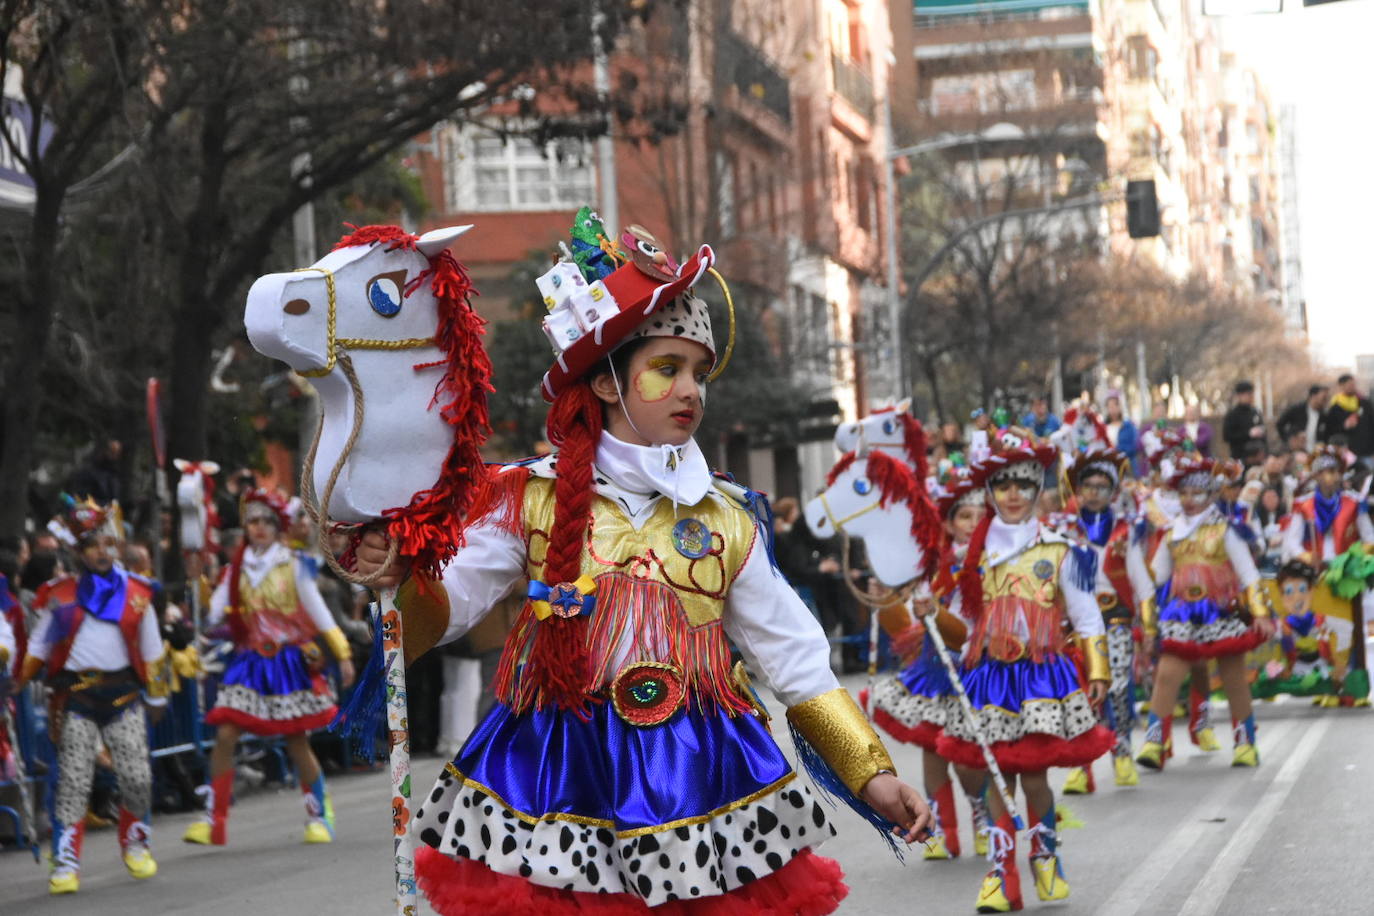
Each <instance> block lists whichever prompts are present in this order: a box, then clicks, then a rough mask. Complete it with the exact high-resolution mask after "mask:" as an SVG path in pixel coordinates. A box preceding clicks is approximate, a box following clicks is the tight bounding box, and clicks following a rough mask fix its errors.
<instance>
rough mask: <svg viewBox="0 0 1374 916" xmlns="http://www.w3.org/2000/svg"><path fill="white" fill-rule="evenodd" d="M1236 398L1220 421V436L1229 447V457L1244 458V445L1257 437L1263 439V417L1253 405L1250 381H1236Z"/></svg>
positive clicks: (1253, 399)
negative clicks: (1224, 417)
mask: <svg viewBox="0 0 1374 916" xmlns="http://www.w3.org/2000/svg"><path fill="white" fill-rule="evenodd" d="M1235 393H1236V400H1235V403H1234V404H1232V405H1231V409H1230V410H1228V411H1226V419H1224V420H1222V422H1221V438H1223V439H1225V440H1226V445H1227V446H1228V447H1229V448H1230V449H1231V457H1232V458H1235V459H1237V460H1242V459H1244V458H1245V447H1246V446H1247V445H1249V444H1250V443H1251V442H1252V441H1254V440H1256V439H1258V440H1260V441H1261V442H1262V441H1264V436H1265V432H1264V417H1263V416H1261V415H1260V412H1259V410H1258V409H1257V408H1256V407H1255V386H1254V385H1253V384H1252V383H1250V382H1236V389H1235Z"/></svg>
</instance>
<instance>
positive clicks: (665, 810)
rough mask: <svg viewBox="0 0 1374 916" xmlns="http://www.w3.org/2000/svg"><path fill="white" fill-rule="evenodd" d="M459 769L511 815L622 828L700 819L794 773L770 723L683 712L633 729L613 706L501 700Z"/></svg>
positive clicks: (467, 747)
mask: <svg viewBox="0 0 1374 916" xmlns="http://www.w3.org/2000/svg"><path fill="white" fill-rule="evenodd" d="M453 765H454V766H455V767H456V768H457V769H458V770H459V771H460V772H461V774H462V775H463V776H464V777H466V778H467V779H468V780H470V781H471V782H473V783H477V784H478V785H480V786H482V787H483V788H484V789H486V790H487V791H488V794H490V795H493V796H495V798H497V799H498V800H500V801H501V802H503V803H504V804H505V805H506V806H507V807H508V808H510V809H512V810H514V811H517V812H520V813H523V814H527V815H530V816H531V817H536V818H537V817H540V816H542V815H544V814H549V813H555V812H556V813H560V814H574V815H579V816H581V817H587V818H595V819H597V820H604V821H611V822H613V823H614V824H615V825H616V829H618V830H633V829H636V828H640V827H655V826H658V825H661V824H668V823H672V822H674V821H678V820H682V819H683V818H693V817H700V816H702V815H706V814H710V813H711V812H713V811H716V810H718V809H720V808H723V807H725V806H727V805H730V804H733V803H735V802H737V801H740V800H742V799H746V798H748V797H750V796H754V795H757V794H760V793H763V792H764V791H765V790H767V789H769V788H770V787H772V786H773V785H774V784H775V783H778V782H779V780H782V779H783V778H784V777H787V776H788V775H789V774H790V773H791V772H792V768H791V767H790V766H789V765H788V763H787V760H786V758H784V757H783V754H782V751H781V750H779V748H778V745H777V743H776V742H775V741H774V740H773V738H772V736H771V735H770V734H769V732H768V728H767V726H766V725H765V724H764V722H763V721H762V720H761V719H759V718H757V717H755V716H751V715H739V716H734V717H730V716H726V715H724V714H718V713H702V712H700V711H697V710H695V709H690V708H684V709H680V710H678V711H677V712H676V713H674V714H673V716H672V718H670V719H668V720H667V721H666V722H663V723H660V724H658V725H651V726H645V727H641V726H635V725H630V724H629V723H627V722H625V721H624V720H622V719H621V718H620V717H619V716H617V715H616V713H615V711H614V710H613V709H612V708H611V704H610V703H609V702H606V703H598V704H596V705H595V706H594V707H592V712H591V718H590V719H588V720H585V721H584V720H582V719H580V718H578V717H577V716H576V715H574V714H573V713H571V712H566V711H563V710H557V709H553V708H545V709H543V710H529V711H527V712H524V713H520V714H517V713H515V712H513V711H512V710H511V709H510V707H508V706H506V705H505V704H500V703H498V704H497V705H496V706H495V707H494V708H493V709H492V710H491V712H490V713H488V714H487V717H486V718H485V719H484V720H483V721H482V723H481V724H480V725H478V727H477V729H476V730H475V731H474V732H473V733H472V736H471V737H470V738H468V741H467V743H466V744H465V745H464V746H463V749H462V750H461V751H459V752H458V756H457V757H456V758H455V759H454V761H453Z"/></svg>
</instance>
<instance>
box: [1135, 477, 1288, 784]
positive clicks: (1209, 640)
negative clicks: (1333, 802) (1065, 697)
mask: <svg viewBox="0 0 1374 916" xmlns="http://www.w3.org/2000/svg"><path fill="white" fill-rule="evenodd" d="M1218 482H1219V480H1218V477H1217V476H1216V464H1215V462H1213V461H1212V459H1210V458H1197V457H1191V456H1190V457H1184V458H1182V459H1181V460H1180V461H1179V462H1178V464H1177V466H1176V467H1175V468H1174V474H1173V477H1172V478H1171V479H1170V481H1169V485H1170V488H1171V489H1173V490H1174V491H1175V492H1177V493H1178V496H1179V503H1180V507H1181V512H1180V514H1179V515H1178V517H1176V518H1175V519H1174V520H1173V521H1172V522H1171V523H1170V525H1169V527H1168V529H1167V530H1166V531H1165V533H1164V543H1162V544H1161V545H1160V547H1159V549H1158V550H1156V552H1155V555H1154V559H1153V561H1152V564H1151V574H1152V578H1153V581H1154V582H1155V583H1156V584H1157V586H1158V590H1157V591H1156V593H1155V594H1154V595H1152V596H1147V597H1146V598H1145V600H1144V601H1143V602H1142V606H1141V618H1142V624H1143V626H1144V630H1145V636H1146V640H1147V643H1150V642H1153V641H1154V640H1155V639H1156V637H1157V638H1158V648H1159V663H1158V665H1157V667H1156V670H1155V683H1154V692H1153V694H1152V696H1151V698H1150V717H1149V724H1148V726H1147V728H1146V734H1145V744H1144V746H1143V747H1142V748H1141V751H1140V755H1139V756H1138V757H1137V758H1136V760H1137V762H1138V763H1140V764H1141V765H1142V766H1145V767H1149V768H1150V769H1154V770H1161V769H1163V768H1164V762H1165V760H1166V759H1167V757H1168V755H1169V751H1170V747H1171V738H1170V732H1171V731H1172V724H1173V719H1172V717H1171V716H1169V715H1167V712H1168V711H1169V710H1171V709H1172V708H1173V705H1174V701H1175V700H1176V699H1177V697H1178V690H1179V687H1180V686H1181V685H1182V683H1183V678H1184V677H1185V676H1186V675H1187V674H1188V669H1189V667H1190V666H1191V665H1193V664H1194V663H1197V662H1200V661H1207V660H1209V659H1215V660H1216V663H1217V669H1218V671H1219V673H1220V675H1221V683H1222V689H1223V690H1225V692H1226V697H1227V701H1228V702H1229V704H1230V708H1231V720H1232V726H1233V728H1232V732H1233V736H1234V742H1235V751H1234V754H1233V756H1232V759H1231V763H1232V765H1233V766H1258V765H1259V751H1258V749H1257V748H1256V747H1255V718H1254V715H1253V713H1252V711H1251V703H1250V687H1249V684H1248V682H1247V677H1246V668H1245V653H1246V652H1248V651H1250V650H1251V649H1253V648H1255V647H1256V646H1259V645H1261V644H1263V643H1264V642H1265V641H1267V640H1268V639H1269V638H1270V637H1271V636H1272V635H1273V634H1274V623H1273V620H1272V619H1271V614H1270V607H1269V594H1268V592H1267V591H1266V590H1265V588H1264V587H1263V583H1262V582H1261V581H1260V576H1259V571H1258V570H1257V569H1256V568H1255V561H1254V557H1253V556H1252V555H1251V553H1250V548H1249V546H1248V545H1247V544H1246V542H1245V540H1244V539H1243V538H1242V537H1241V536H1240V535H1239V534H1238V533H1236V531H1235V530H1234V525H1233V524H1232V522H1231V521H1230V520H1229V519H1228V518H1227V517H1226V516H1225V515H1223V514H1222V512H1221V510H1220V509H1218V508H1217V506H1216V503H1215V490H1216V487H1217V485H1218ZM1159 710H1163V711H1166V715H1165V716H1164V717H1161V716H1160V715H1159V714H1158V711H1159Z"/></svg>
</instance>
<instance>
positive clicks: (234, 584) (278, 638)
mask: <svg viewBox="0 0 1374 916" xmlns="http://www.w3.org/2000/svg"><path fill="white" fill-rule="evenodd" d="M240 517H241V518H242V520H243V527H244V539H243V543H242V544H241V545H240V547H239V550H238V553H237V554H236V555H235V556H234V559H233V561H232V562H231V563H230V564H229V567H228V569H226V570H225V573H224V575H223V577H222V578H221V579H220V582H219V584H218V585H217V586H216V587H215V591H214V593H213V594H212V595H211V596H210V613H209V615H208V617H207V625H209V626H214V625H215V624H217V623H219V622H220V621H224V620H227V621H228V624H229V629H230V632H231V633H232V635H233V640H234V654H233V656H232V657H231V658H230V660H229V663H228V665H227V666H226V667H225V669H224V674H223V676H222V679H221V681H220V684H219V690H218V692H217V693H216V696H215V706H214V708H213V709H211V710H210V712H209V713H208V714H207V715H206V717H205V721H206V724H208V725H213V726H215V729H216V731H215V746H214V749H213V750H212V751H211V752H210V783H209V785H208V786H205V787H204V788H203V790H202V791H203V793H204V794H205V814H204V816H203V817H202V818H201V819H200V820H198V821H195V822H194V823H192V824H191V825H190V826H189V827H188V828H187V829H186V833H185V834H184V835H183V836H182V839H183V840H185V841H186V842H188V843H201V844H207V845H215V846H222V845H224V844H225V843H227V842H228V839H229V837H228V824H229V803H230V801H231V798H232V795H233V789H234V747H235V745H237V743H238V740H239V737H240V735H242V734H243V733H244V732H248V733H249V734H254V735H271V736H280V737H283V738H285V739H286V750H287V753H288V754H290V756H291V761H292V763H294V764H295V767H296V777H297V779H299V781H300V786H301V793H302V797H303V802H304V805H305V835H304V838H305V842H307V843H329V842H332V841H333V838H334V812H333V806H332V804H331V802H330V800H329V796H328V794H327V793H326V791H325V784H324V772H323V771H322V770H321V769H320V762H319V760H317V759H316V757H315V753H314V751H312V750H311V749H310V737H309V736H310V732H311V731H312V730H314V729H319V728H324V727H326V726H327V725H329V723H330V721H331V720H332V719H333V718H334V714H335V713H336V712H337V708H336V706H335V697H334V688H333V686H332V685H331V684H330V683H329V680H328V678H326V677H325V673H324V658H323V654H322V652H321V649H320V646H319V644H318V643H317V642H316V637H322V638H323V639H324V641H325V643H326V644H327V645H328V646H329V651H330V653H331V654H332V655H333V656H334V658H335V659H336V660H337V661H338V663H339V668H340V673H341V676H342V680H343V683H344V686H347V685H348V684H349V683H351V682H352V680H353V661H352V657H351V654H350V651H349V648H348V641H347V640H346V639H345V638H344V635H343V633H342V632H341V631H340V630H339V628H338V626H336V625H335V623H334V618H333V617H332V616H331V615H330V613H329V608H328V607H327V606H326V605H325V603H324V598H323V597H321V595H320V590H319V587H318V586H317V585H316V584H315V577H316V574H317V571H318V570H317V567H316V566H315V564H314V563H313V562H312V561H311V560H309V559H308V558H307V557H305V556H303V555H301V554H298V553H296V552H294V551H292V550H291V549H290V548H289V547H287V546H286V544H285V543H283V542H282V533H283V532H284V531H285V530H286V527H287V523H288V516H287V504H286V500H285V499H284V498H283V497H282V496H281V495H280V494H279V493H276V492H275V491H272V490H263V489H253V490H249V491H248V492H247V493H245V494H244V496H243V499H242V508H241V510H240Z"/></svg>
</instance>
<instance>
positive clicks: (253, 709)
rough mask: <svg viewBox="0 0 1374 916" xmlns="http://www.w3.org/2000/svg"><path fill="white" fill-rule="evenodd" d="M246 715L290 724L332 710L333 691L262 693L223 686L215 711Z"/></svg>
mask: <svg viewBox="0 0 1374 916" xmlns="http://www.w3.org/2000/svg"><path fill="white" fill-rule="evenodd" d="M221 707H223V708H225V709H232V710H235V711H237V712H242V713H247V714H248V715H250V716H252V717H253V718H255V719H262V720H264V721H267V722H293V721H295V720H297V719H304V718H306V717H310V716H318V715H320V714H322V713H325V712H328V711H329V710H330V709H333V708H334V691H333V690H332V689H331V690H326V691H323V692H321V693H316V692H315V691H313V690H297V691H296V692H294V693H282V694H274V695H268V694H262V693H258V692H257V691H256V690H253V689H252V688H250V687H245V686H243V685H242V684H225V685H223V686H221V687H220V689H219V693H218V694H217V695H216V697H215V708H216V709H219V708H221Z"/></svg>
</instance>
